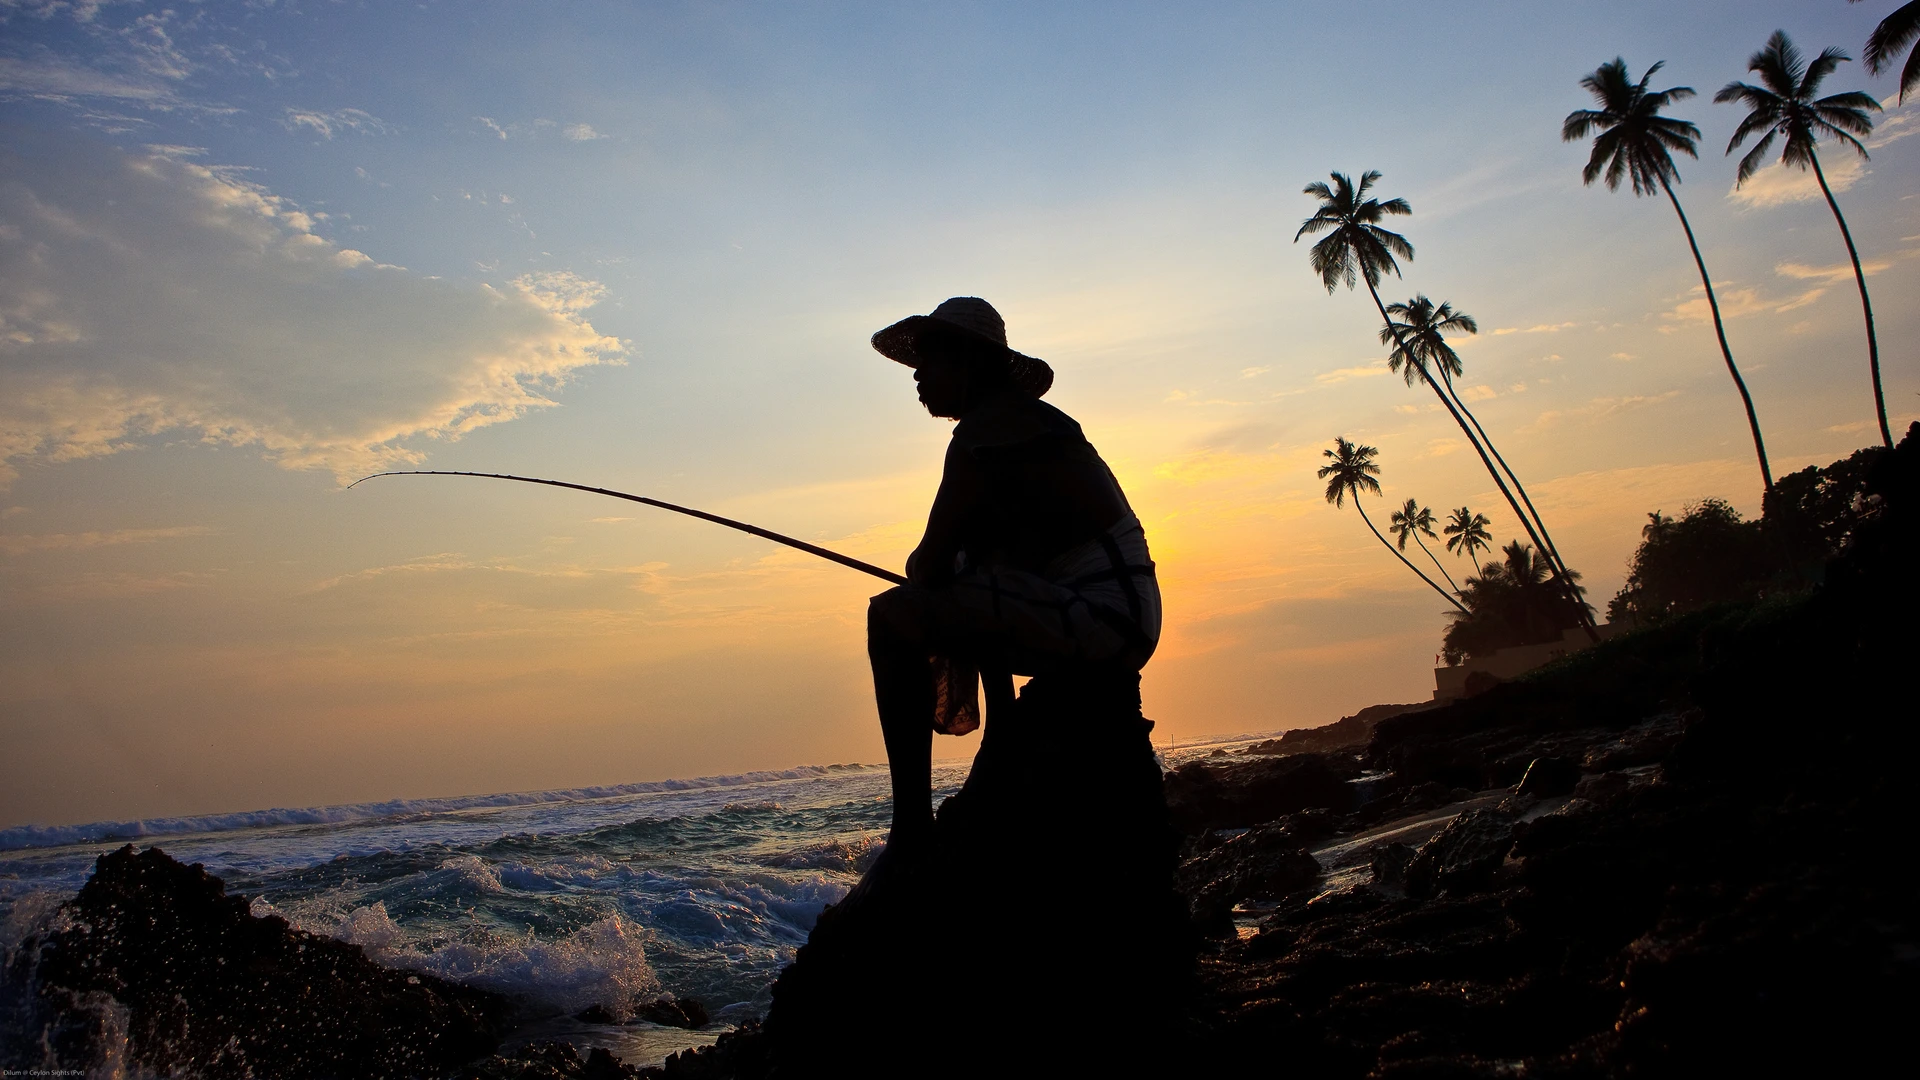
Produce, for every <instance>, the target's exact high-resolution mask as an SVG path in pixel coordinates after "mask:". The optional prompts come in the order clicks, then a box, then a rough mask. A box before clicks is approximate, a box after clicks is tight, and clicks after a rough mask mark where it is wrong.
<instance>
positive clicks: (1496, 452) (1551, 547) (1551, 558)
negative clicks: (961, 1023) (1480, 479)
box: [1440, 368, 1573, 581]
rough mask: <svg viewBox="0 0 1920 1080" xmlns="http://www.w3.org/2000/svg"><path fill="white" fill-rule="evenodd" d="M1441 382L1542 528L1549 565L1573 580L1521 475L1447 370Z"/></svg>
mask: <svg viewBox="0 0 1920 1080" xmlns="http://www.w3.org/2000/svg"><path fill="white" fill-rule="evenodd" d="M1440 381H1441V382H1443V383H1445V384H1446V387H1447V393H1448V394H1449V395H1451V396H1452V398H1453V403H1454V404H1455V405H1458V406H1460V411H1461V412H1462V413H1464V414H1465V415H1466V418H1467V419H1468V420H1469V421H1472V423H1473V430H1475V431H1477V432H1479V433H1480V441H1481V442H1483V443H1485V444H1486V447H1487V452H1488V453H1491V454H1492V455H1493V460H1495V461H1497V462H1499V463H1500V468H1501V469H1503V470H1505V471H1506V474H1507V479H1508V480H1511V481H1513V490H1514V491H1515V492H1516V493H1518V494H1519V496H1520V501H1521V502H1522V503H1524V504H1525V505H1526V507H1527V513H1529V514H1532V515H1533V523H1534V524H1535V525H1537V526H1539V528H1540V539H1542V540H1545V541H1546V543H1545V544H1542V545H1541V547H1540V550H1541V552H1542V553H1543V554H1545V555H1546V557H1547V561H1548V562H1549V564H1551V565H1552V566H1553V568H1554V569H1555V570H1556V571H1557V572H1559V573H1560V574H1562V575H1563V576H1567V580H1569V581H1571V580H1573V578H1572V577H1571V576H1570V575H1568V571H1567V561H1566V560H1565V559H1563V558H1561V557H1560V548H1559V546H1558V545H1556V544H1555V543H1554V542H1553V537H1552V536H1551V535H1550V534H1549V533H1548V532H1547V522H1546V519H1545V518H1542V517H1541V516H1540V511H1538V510H1535V509H1534V508H1533V500H1532V499H1529V498H1527V489H1526V487H1525V486H1523V485H1522V484H1521V483H1520V474H1518V473H1516V472H1514V471H1513V466H1511V465H1509V464H1507V459H1506V458H1503V457H1501V456H1500V448H1499V447H1497V446H1495V445H1493V439H1491V438H1490V437H1488V435H1487V429H1486V428H1483V427H1481V426H1480V418H1479V417H1477V416H1475V415H1473V410H1472V409H1469V408H1467V403H1466V400H1465V399H1463V398H1462V397H1461V396H1460V392H1459V391H1458V390H1456V389H1454V386H1453V376H1451V375H1448V374H1447V371H1446V369H1445V368H1441V369H1440Z"/></svg>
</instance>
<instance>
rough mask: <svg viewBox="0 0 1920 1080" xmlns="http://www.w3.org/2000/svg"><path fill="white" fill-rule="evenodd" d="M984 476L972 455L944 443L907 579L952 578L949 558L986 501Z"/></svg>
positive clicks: (937, 582)
mask: <svg viewBox="0 0 1920 1080" xmlns="http://www.w3.org/2000/svg"><path fill="white" fill-rule="evenodd" d="M986 494H987V485H986V477H985V476H983V475H982V474H981V471H980V465H979V463H978V462H976V461H974V460H973V458H972V456H971V455H969V454H967V453H966V452H965V451H963V450H961V449H960V447H959V446H958V445H957V444H955V443H948V444H947V460H946V464H945V468H944V471H943V472H942V474H941V477H940V490H939V492H938V493H937V494H936V495H934V497H933V509H932V510H930V511H928V512H927V531H926V533H925V535H923V536H921V538H920V546H919V547H917V548H914V549H913V554H912V555H909V556H907V579H908V580H909V581H911V582H913V583H914V584H916V585H926V586H930V587H933V588H938V587H940V586H943V585H946V584H947V583H948V582H950V581H952V580H953V560H954V557H955V556H957V555H958V554H959V553H960V545H961V543H962V542H963V541H964V540H965V537H966V528H967V524H968V523H969V522H970V521H971V520H972V519H973V516H974V514H975V513H977V512H978V511H979V509H980V506H981V504H982V503H984V502H985V501H986Z"/></svg>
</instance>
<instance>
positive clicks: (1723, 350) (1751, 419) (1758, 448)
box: [1660, 176, 1773, 491]
mask: <svg viewBox="0 0 1920 1080" xmlns="http://www.w3.org/2000/svg"><path fill="white" fill-rule="evenodd" d="M1660 188H1661V190H1663V191H1665V192H1666V193H1667V199H1668V201H1670V202H1672V203H1673V212H1674V213H1676V214H1678V215H1680V227H1681V228H1682V229H1685V230H1686V233H1687V246H1688V247H1689V248H1692V249H1693V264H1694V265H1695V266H1697V267H1699V268H1700V284H1701V285H1702V286H1703V287H1705V288H1706V290H1707V308H1708V310H1710V311H1712V312H1713V332H1714V333H1715V334H1716V335H1718V336H1719V338H1720V355H1721V356H1724V357H1726V360H1727V374H1729V375H1731V376H1733V385H1734V386H1736V387H1738V388H1739V390H1740V400H1741V401H1743V402H1745V403H1746V406H1747V426H1748V427H1751V428H1752V429H1753V452H1754V453H1755V454H1757V455H1759V458H1760V479H1761V480H1763V481H1765V482H1766V490H1767V491H1772V490H1773V470H1772V469H1771V468H1769V467H1768V466H1767V444H1766V443H1765V442H1764V441H1762V440H1761V438H1760V417H1759V416H1757V415H1755V414H1754V411H1753V395H1752V394H1749V393H1747V381H1746V380H1745V379H1742V378H1741V377H1740V369H1739V368H1737V367H1735V366H1734V365H1733V350H1732V349H1729V348H1727V328H1726V326H1725V325H1723V324H1722V323H1721V322H1720V301H1718V300H1716V299H1714V296H1713V279H1712V278H1709V277H1708V276H1707V261H1706V260H1705V259H1702V258H1701V257H1700V245H1699V243H1698V242H1696V241H1695V240H1694V238H1693V226H1692V225H1690V224H1688V223H1687V212H1686V211H1685V210H1682V209H1680V197H1679V196H1677V195H1675V194H1674V193H1673V185H1672V184H1669V183H1667V178H1666V177H1665V176H1662V177H1661V178H1660Z"/></svg>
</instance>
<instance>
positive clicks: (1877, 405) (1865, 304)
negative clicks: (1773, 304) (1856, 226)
mask: <svg viewBox="0 0 1920 1080" xmlns="http://www.w3.org/2000/svg"><path fill="white" fill-rule="evenodd" d="M1813 175H1814V178H1815V179H1817V180H1819V181H1820V194H1822V195H1825V196H1826V197H1827V207H1828V208H1829V209H1831V210H1832V211H1833V220H1835V221H1837V222H1839V223H1840V238H1841V239H1842V240H1845V241H1846V242H1847V258H1849V259H1852V260H1853V280H1854V282H1855V283H1857V284H1858V285H1859V286H1860V310H1861V311H1862V312H1864V313H1865V314H1866V317H1867V367H1868V368H1869V369H1871V370H1872V372H1873V409H1874V412H1875V414H1876V415H1878V416H1879V418H1880V441H1881V442H1883V443H1885V444H1887V448H1888V449H1889V450H1891V449H1892V448H1893V432H1892V431H1890V430H1888V428H1887V398H1886V395H1885V394H1883V393H1882V392H1881V390H1880V341H1879V339H1878V338H1876V337H1875V336H1874V333H1873V301H1871V300H1869V299H1867V275H1866V274H1864V273H1862V272H1861V270H1860V253H1859V252H1858V251H1855V250H1854V247H1853V231H1852V230H1850V229H1848V228H1847V219H1846V218H1844V217H1841V216H1840V204H1839V203H1837V202H1834V201H1833V189H1832V188H1829V187H1828V186H1827V174H1826V173H1824V172H1822V171H1821V169H1820V155H1819V154H1814V155H1813Z"/></svg>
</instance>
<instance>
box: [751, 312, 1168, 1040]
mask: <svg viewBox="0 0 1920 1080" xmlns="http://www.w3.org/2000/svg"><path fill="white" fill-rule="evenodd" d="M873 347H874V348H875V349H877V350H879V351H880V352H881V353H882V354H883V355H885V356H887V357H889V358H891V359H894V360H897V361H899V362H900V363H902V364H906V365H908V366H910V367H912V368H913V369H914V381H915V382H916V383H918V384H919V387H920V400H921V402H922V403H923V404H925V405H926V407H927V411H928V412H931V413H932V414H933V415H935V416H943V417H949V418H953V419H956V420H958V421H959V423H958V424H957V425H956V426H955V427H954V429H953V440H952V442H951V443H950V444H949V446H948V447H947V455H946V466H945V471H944V474H943V475H942V477H941V479H940V491H939V494H938V495H937V496H936V497H935V499H934V503H933V509H932V511H931V512H930V513H929V514H928V515H927V531H926V535H925V536H924V537H923V538H922V539H921V541H920V545H919V547H918V548H916V549H915V550H914V553H913V555H912V557H911V558H910V559H909V560H908V563H907V583H906V584H905V585H901V586H900V587H898V588H894V589H889V590H888V591H886V592H884V593H881V594H880V595H879V596H876V597H874V598H873V603H872V605H871V607H870V608H869V609H868V617H867V647H868V652H869V654H870V655H871V657H872V661H873V684H874V695H875V697H876V699H877V701H878V704H879V709H880V725H881V730H882V732H883V734H884V735H885V737H886V743H887V759H888V762H889V763H890V764H891V766H892V769H893V814H894V817H893V831H892V833H891V835H890V836H889V838H888V842H887V847H886V850H885V852H884V853H883V854H882V855H881V857H880V860H879V861H878V862H877V863H875V864H874V865H873V866H872V867H870V868H869V869H868V870H867V872H866V873H865V874H864V875H863V876H862V877H861V880H860V883H859V885H857V886H855V888H854V889H853V891H852V892H850V893H848V894H847V896H846V898H845V899H844V900H842V901H841V902H840V903H837V904H834V905H833V906H832V907H830V908H828V909H827V910H826V911H825V912H824V913H823V914H822V915H821V916H820V920H819V922H818V923H816V924H815V926H814V928H813V930H812V931H811V932H810V933H809V935H808V939H807V944H806V945H805V946H804V947H803V948H801V949H800V950H799V952H798V953H797V955H796V956H795V958H794V962H793V963H792V964H790V965H789V966H788V967H787V968H786V969H785V970H784V971H782V972H781V975H780V979H779V981H778V982H777V983H775V985H774V987H773V990H772V998H773V1001H772V1006H771V1008H770V1009H769V1010H768V1013H767V1018H766V1024H765V1036H766V1042H765V1043H764V1044H762V1046H763V1051H762V1053H764V1055H765V1058H764V1060H765V1062H766V1063H767V1064H768V1065H769V1066H770V1067H771V1069H772V1072H771V1073H770V1075H772V1076H777V1077H785V1076H840V1077H851V1076H859V1077H867V1076H874V1077H883V1076H884V1077H895V1076H918V1077H947V1076H955V1077H958V1076H987V1075H993V1076H1004V1075H1049V1076H1052V1075H1101V1076H1119V1075H1125V1076H1132V1075H1141V1074H1143V1073H1150V1072H1152V1071H1153V1070H1154V1069H1155V1068H1158V1067H1159V1065H1160V1063H1163V1062H1165V1061H1166V1060H1168V1057H1167V1051H1168V1047H1169V1046H1170V1045H1171V1043H1170V1038H1171V1035H1172V1033H1173V1032H1175V1031H1176V1030H1177V1029H1178V1021H1177V1019H1176V1017H1177V1014H1178V1011H1179V1008H1180V1002H1181V1001H1182V1000H1183V998H1182V995H1183V993H1184V989H1183V988H1184V987H1185V986H1186V976H1187V972H1188V971H1189V970H1190V966H1191V965H1190V961H1191V949H1190V947H1189V945H1188V939H1187V937H1186V935H1185V927H1186V925H1187V924H1186V913H1185V912H1186V909H1185V905H1184V904H1183V902H1182V901H1181V900H1180V898H1179V897H1178V895H1177V894H1175V893H1174V891H1173V888H1172V878H1173V858H1174V851H1175V845H1176V844H1177V837H1176V836H1175V834H1174V833H1173V831H1172V829H1171V826H1170V823H1169V821H1168V815H1167V805H1166V799H1165V795H1164V792H1163V790H1162V787H1161V775H1160V768H1159V764H1158V762H1157V761H1156V760H1155V757H1154V753H1153V745H1152V743H1151V741H1150V738H1149V732H1150V731H1151V730H1152V726H1153V725H1152V724H1151V723H1149V722H1148V721H1147V720H1146V719H1145V718H1144V717H1143V716H1141V714H1140V668H1141V666H1142V665H1144V664H1145V663H1146V662H1147V658H1148V657H1150V656H1152V655H1153V650H1154V646H1155V644H1156V643H1157V642H1158V640H1159V637H1160V590H1159V588H1158V586H1157V585H1156V583H1155V581H1154V573H1153V562H1152V560H1151V559H1150V558H1149V557H1148V554H1147V541H1146V537H1145V535H1144V534H1143V533H1142V531H1141V528H1140V521H1139V519H1138V518H1136V517H1135V516H1134V514H1133V510H1132V509H1131V508H1130V507H1129V506H1128V505H1127V499H1126V496H1125V495H1123V494H1122V493H1121V491H1120V485H1119V484H1118V483H1117V482H1116V481H1115V480H1114V477H1113V473H1112V471H1110V470H1109V469H1108V468H1107V466H1106V463H1105V462H1103V461H1101V460H1100V455H1099V454H1098V453H1096V452H1095V451H1094V449H1093V447H1092V446H1091V445H1089V444H1088V442H1087V439H1086V436H1085V435H1083V434H1081V431H1080V425H1079V424H1077V423H1075V422H1074V421H1073V419H1072V418H1071V417H1069V416H1067V415H1066V414H1065V413H1063V412H1061V411H1060V410H1058V409H1056V408H1054V407H1052V406H1051V405H1047V404H1044V403H1042V402H1041V400H1040V396H1041V395H1042V394H1044V393H1046V392H1047V389H1048V387H1049V386H1051V385H1052V383H1053V372H1052V371H1051V370H1050V369H1049V368H1048V367H1047V365H1046V364H1044V363H1042V362H1041V361H1039V360H1036V359H1034V358H1033V357H1030V356H1025V355H1023V354H1021V353H1018V352H1015V351H1014V350H1012V349H1010V348H1008V347H1007V335H1006V330H1005V326H1004V324H1003V323H1002V322H1001V319H1000V315H999V314H998V313H997V312H995V311H994V310H993V308H992V306H991V305H989V304H988V303H987V302H986V301H984V300H980V299H977V298H974V297H956V298H954V299H952V300H948V301H947V302H946V303H943V304H941V305H940V306H939V307H938V308H935V309H934V311H933V313H932V314H931V315H916V316H914V317H912V318H910V319H905V320H902V321H901V322H898V323H895V324H894V325H892V326H889V327H887V328H886V329H885V330H882V331H880V332H879V333H877V334H875V335H874V336H873ZM1014 674H1022V675H1031V676H1033V678H1032V679H1031V680H1030V681H1029V682H1028V683H1027V684H1026V685H1025V686H1024V687H1022V688H1021V690H1020V694H1019V696H1018V698H1017V699H1016V698H1015V696H1014V693H1013V679H1012V676H1013V675H1014ZM981 675H984V676H985V682H986V687H987V695H986V696H987V703H988V710H987V717H986V731H985V732H984V733H983V736H982V738H981V741H980V749H979V752H978V753H977V754H976V755H975V756H974V760H973V767H972V769H971V770H969V771H968V774H967V780H966V784H965V785H964V786H963V787H962V788H961V789H960V791H959V792H957V793H955V794H954V795H953V796H951V797H950V798H948V799H946V800H945V801H944V802H942V803H941V805H940V811H939V815H938V817H937V818H936V817H935V815H934V813H933V812H932V810H931V809H930V808H929V806H928V803H929V800H930V797H931V791H930V785H931V768H930V763H931V757H932V749H933V747H932V743H933V734H934V733H935V732H944V733H947V734H954V735H958V734H964V733H965V732H968V731H971V730H973V729H974V728H975V727H976V726H978V725H979V723H980V708H979V691H978V684H979V681H980V676H981ZM1042 1003H1044V1004H1042ZM1043 1015H1044V1019H1043ZM962 1016H964V1017H966V1024H965V1032H964V1034H962V1033H960V1032H959V1031H958V1030H957V1029H956V1028H955V1027H954V1023H955V1021H956V1019H958V1018H960V1017H962ZM1036 1027H1039V1028H1046V1029H1048V1030H1050V1031H1051V1032H1053V1034H1052V1035H1050V1036H1048V1037H1045V1038H1040V1039H1038V1040H1036V1039H1035V1037H1034V1035H1035V1030H1036ZM741 1075H743V1076H745V1075H747V1073H745V1072H743V1073H742V1074H741Z"/></svg>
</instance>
